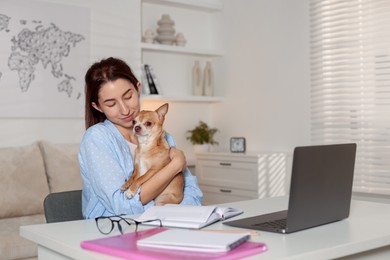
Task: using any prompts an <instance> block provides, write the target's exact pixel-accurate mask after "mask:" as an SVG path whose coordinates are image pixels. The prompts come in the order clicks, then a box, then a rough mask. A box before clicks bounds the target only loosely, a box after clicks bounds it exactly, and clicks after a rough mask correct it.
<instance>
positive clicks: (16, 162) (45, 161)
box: [0, 141, 82, 259]
mask: <svg viewBox="0 0 390 260" xmlns="http://www.w3.org/2000/svg"><path fill="white" fill-rule="evenodd" d="M77 153H78V144H57V143H51V142H48V141H37V142H34V143H33V144H30V145H26V146H22V147H7V148H0V165H1V166H0V176H1V181H0V191H1V196H0V206H1V210H0V259H37V246H36V244H34V243H33V242H31V241H29V240H27V239H24V238H22V237H21V236H20V235H19V227H20V226H23V225H32V224H42V223H46V220H45V216H44V213H43V200H44V199H45V197H46V195H47V194H49V193H51V192H60V191H68V190H78V189H81V188H82V181H81V177H80V167H79V163H78V160H77Z"/></svg>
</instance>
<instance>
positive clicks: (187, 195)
mask: <svg viewBox="0 0 390 260" xmlns="http://www.w3.org/2000/svg"><path fill="white" fill-rule="evenodd" d="M166 139H167V141H168V143H169V145H170V146H171V147H176V143H175V140H174V139H173V137H172V136H171V135H170V134H168V133H167V134H166ZM183 174H184V197H183V200H182V202H181V203H180V204H182V205H202V200H203V194H202V191H201V190H200V188H199V186H198V182H197V179H196V177H195V176H194V175H192V173H191V171H190V170H189V169H188V168H186V169H184V170H183Z"/></svg>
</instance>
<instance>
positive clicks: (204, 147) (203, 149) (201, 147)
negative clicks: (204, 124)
mask: <svg viewBox="0 0 390 260" xmlns="http://www.w3.org/2000/svg"><path fill="white" fill-rule="evenodd" d="M209 151H210V145H209V144H194V153H207V152H209Z"/></svg>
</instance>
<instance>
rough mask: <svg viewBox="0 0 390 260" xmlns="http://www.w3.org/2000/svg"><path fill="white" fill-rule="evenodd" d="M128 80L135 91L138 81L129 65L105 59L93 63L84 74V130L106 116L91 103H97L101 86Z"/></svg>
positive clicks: (121, 61) (116, 60) (118, 60)
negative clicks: (120, 79)
mask: <svg viewBox="0 0 390 260" xmlns="http://www.w3.org/2000/svg"><path fill="white" fill-rule="evenodd" d="M119 78H122V79H127V80H129V81H130V82H131V83H132V84H133V85H134V87H135V88H136V90H137V91H139V89H138V86H137V84H138V80H137V78H136V77H135V76H134V74H133V71H132V70H131V69H130V67H129V65H127V64H126V62H124V61H123V60H120V59H117V58H112V57H110V58H107V59H104V60H101V61H99V62H96V63H94V64H93V65H92V66H91V67H90V68H89V69H88V71H87V73H86V74H85V128H86V129H87V128H88V127H90V126H92V125H94V124H97V123H99V122H103V121H104V120H105V119H106V115H105V114H104V113H101V112H100V111H98V110H96V109H94V108H93V107H92V102H95V104H99V103H98V98H99V91H100V88H101V86H102V85H104V84H105V83H107V82H110V81H115V80H116V79H119Z"/></svg>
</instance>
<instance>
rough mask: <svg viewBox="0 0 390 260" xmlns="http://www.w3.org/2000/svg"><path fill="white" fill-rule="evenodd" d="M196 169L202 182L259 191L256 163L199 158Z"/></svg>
mask: <svg viewBox="0 0 390 260" xmlns="http://www.w3.org/2000/svg"><path fill="white" fill-rule="evenodd" d="M196 171H197V172H196V175H197V177H198V180H199V183H200V184H203V185H211V186H217V187H220V186H221V187H230V188H240V189H246V190H253V191H256V192H257V185H258V183H257V182H258V181H257V180H258V176H257V164H255V163H248V162H236V161H213V160H198V162H197V164H196Z"/></svg>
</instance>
